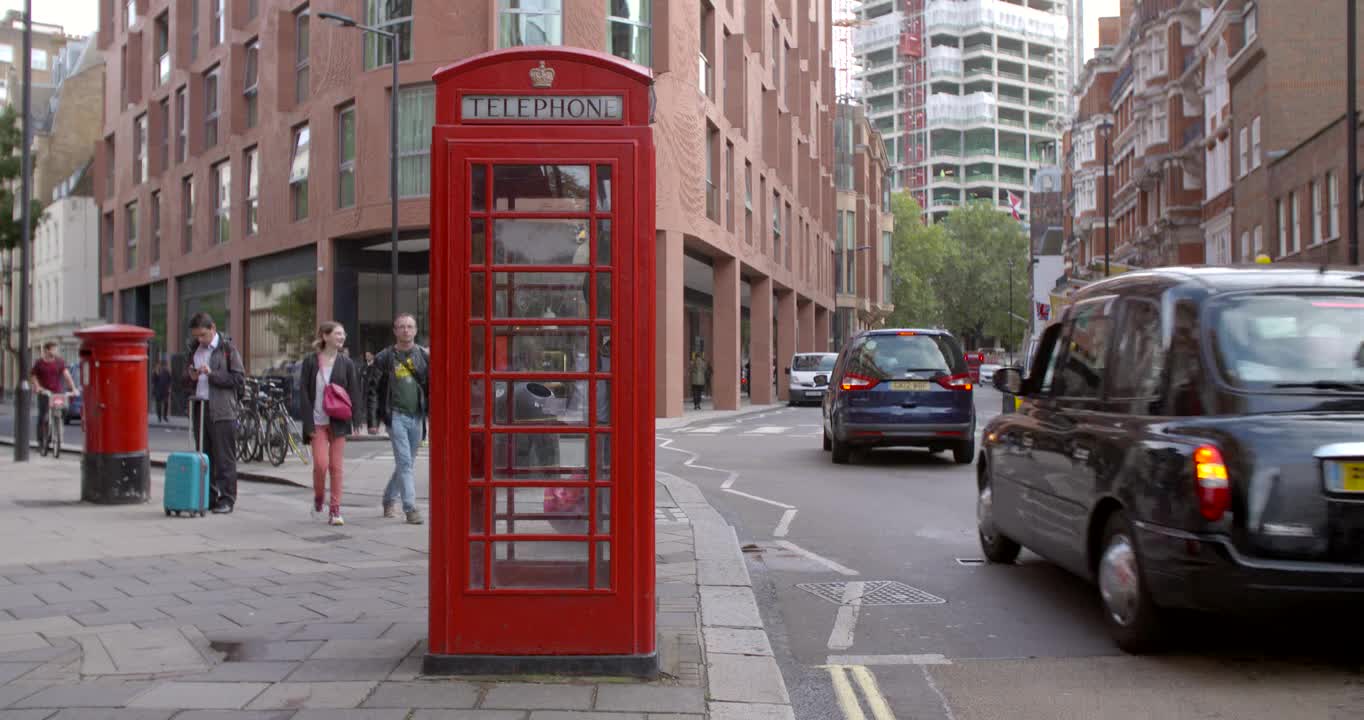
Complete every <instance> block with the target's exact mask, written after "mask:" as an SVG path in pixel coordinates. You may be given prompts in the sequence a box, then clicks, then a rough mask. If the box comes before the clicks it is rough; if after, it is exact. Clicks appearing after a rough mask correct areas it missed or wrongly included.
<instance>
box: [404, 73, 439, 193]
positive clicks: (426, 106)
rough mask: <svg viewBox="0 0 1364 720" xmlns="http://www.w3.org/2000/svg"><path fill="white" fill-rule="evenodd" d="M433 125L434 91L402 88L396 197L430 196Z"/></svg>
mask: <svg viewBox="0 0 1364 720" xmlns="http://www.w3.org/2000/svg"><path fill="white" fill-rule="evenodd" d="M435 121H436V88H435V87H434V86H431V85H419V86H416V87H406V88H403V89H402V90H400V91H399V95H398V196H399V197H419V196H422V195H429V194H430V193H431V125H432V124H433V123H435Z"/></svg>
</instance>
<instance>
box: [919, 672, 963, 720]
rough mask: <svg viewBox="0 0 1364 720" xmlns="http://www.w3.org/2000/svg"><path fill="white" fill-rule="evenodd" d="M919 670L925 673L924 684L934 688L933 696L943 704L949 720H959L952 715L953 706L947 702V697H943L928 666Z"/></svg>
mask: <svg viewBox="0 0 1364 720" xmlns="http://www.w3.org/2000/svg"><path fill="white" fill-rule="evenodd" d="M919 669H920V670H922V671H923V673H924V682H926V683H928V687H930V688H932V690H933V694H934V695H937V696H938V702H940V703H942V709H943V712H944V713H946V714H947V720H957V716H956V715H954V714H953V713H952V706H951V705H949V704H948V702H947V696H946V695H943V694H942V690H941V689H939V688H938V683H937V681H935V680H934V679H933V673H931V672H929V671H928V666H927V665H920V666H919Z"/></svg>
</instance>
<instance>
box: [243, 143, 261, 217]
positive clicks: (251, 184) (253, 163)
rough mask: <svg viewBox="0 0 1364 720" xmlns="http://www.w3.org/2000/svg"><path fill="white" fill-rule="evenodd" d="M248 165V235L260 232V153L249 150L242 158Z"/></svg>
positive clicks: (252, 149)
mask: <svg viewBox="0 0 1364 720" xmlns="http://www.w3.org/2000/svg"><path fill="white" fill-rule="evenodd" d="M242 159H243V161H244V162H245V163H246V203H245V205H246V233H245V234H246V235H255V234H256V232H257V231H259V230H260V151H259V150H257V149H256V148H254V147H253V148H248V149H247V151H246V154H245V156H244V157H243V158H242Z"/></svg>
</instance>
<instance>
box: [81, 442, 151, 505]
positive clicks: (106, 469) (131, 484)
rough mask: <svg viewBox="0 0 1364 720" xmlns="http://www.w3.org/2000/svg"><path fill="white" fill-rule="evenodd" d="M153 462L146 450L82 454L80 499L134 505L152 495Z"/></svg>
mask: <svg viewBox="0 0 1364 720" xmlns="http://www.w3.org/2000/svg"><path fill="white" fill-rule="evenodd" d="M151 487H152V463H151V458H150V457H149V456H148V455H147V453H145V452H140V453H138V452H132V453H86V454H85V455H84V456H82V457H81V502H88V503H95V504H96V505H135V504H138V503H145V502H147V500H148V499H149V498H150V497H151Z"/></svg>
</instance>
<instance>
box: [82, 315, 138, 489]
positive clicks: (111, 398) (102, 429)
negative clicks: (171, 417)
mask: <svg viewBox="0 0 1364 720" xmlns="http://www.w3.org/2000/svg"><path fill="white" fill-rule="evenodd" d="M154 334H155V333H153V332H152V331H151V330H148V329H147V328H143V327H136V326H133V325H100V326H98V327H92V328H87V329H85V330H80V331H77V332H76V337H78V338H80V340H81V367H80V384H81V396H82V400H83V402H84V406H83V409H82V411H81V423H82V425H83V426H84V430H85V452H84V453H83V454H82V457H81V500H83V501H85V502H92V503H99V504H103V505H122V504H129V503H142V502H147V498H148V495H149V490H150V488H151V457H150V455H149V454H148V453H147V341H148V340H150V339H151V337H152V336H153V335H154Z"/></svg>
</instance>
